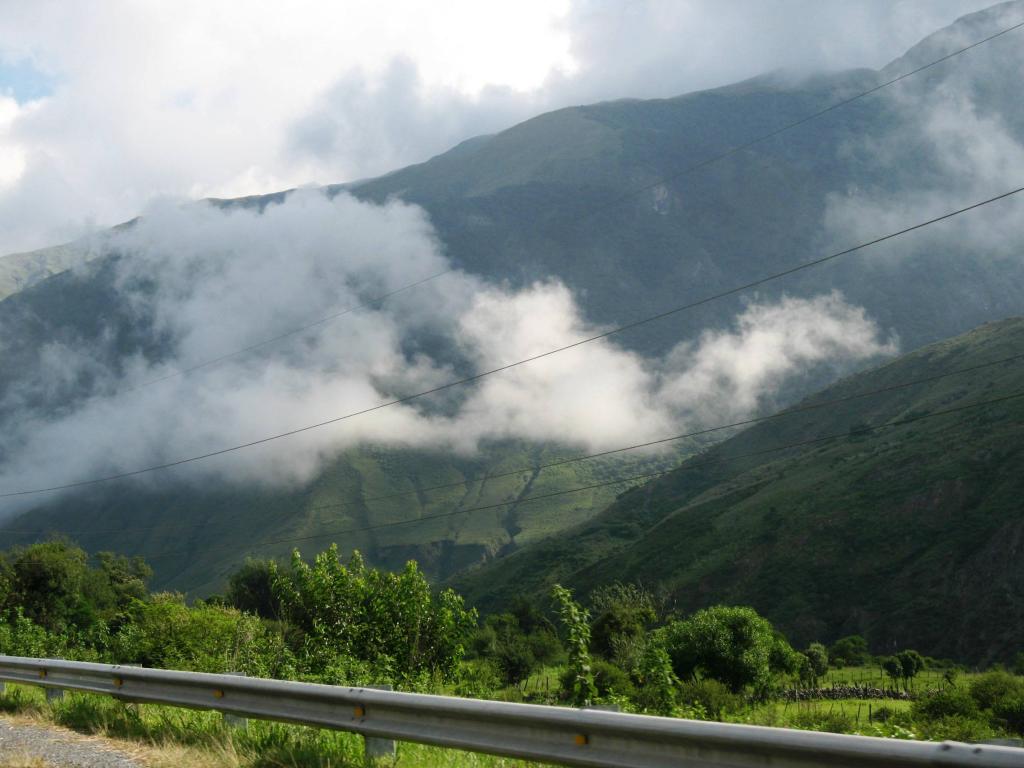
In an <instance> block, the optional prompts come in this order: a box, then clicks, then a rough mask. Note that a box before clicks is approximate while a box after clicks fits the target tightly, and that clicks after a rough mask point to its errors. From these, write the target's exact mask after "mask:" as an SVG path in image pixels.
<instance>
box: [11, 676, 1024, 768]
mask: <svg viewBox="0 0 1024 768" xmlns="http://www.w3.org/2000/svg"><path fill="white" fill-rule="evenodd" d="M0 680H2V681H5V682H12V683H25V684H29V685H38V686H43V687H45V688H50V689H66V690H74V691H86V692H89V693H99V694H107V695H110V696H114V697H116V698H118V699H121V700H123V701H129V702H146V703H155V704H168V705H172V706H179V707H189V708H193V709H213V710H218V711H220V712H224V713H227V714H231V715H236V716H242V717H252V718H258V719H262V720H276V721H280V722H287V723H296V724H299V725H309V726H315V727H320V728H332V729H335V730H341V731H351V732H354V733H358V734H362V735H363V736H365V737H368V738H370V739H374V738H377V739H379V738H385V739H397V740H400V741H414V742H420V743H423V744H433V745H436V746H441V747H451V748H455V749H463V750H468V751H471V752H483V753H488V754H494V755H504V756H507V757H515V758H522V759H526V760H536V761H539V762H547V763H556V764H561V765H577V766H608V767H609V768H611V767H612V766H614V767H615V768H655V767H657V768H662V767H665V768H667V766H695V767H696V766H700V767H701V768H704V767H708V768H710V767H712V766H714V767H716V768H720V767H723V766H729V767H730V768H743V767H745V766H758V768H765V766H786V767H787V768H788V767H789V766H793V767H795V768H804V767H808V768H809V767H810V766H823V765H824V766H851V767H854V766H873V767H877V766H893V767H902V766H936V765H941V766H993V767H997V766H998V767H1003V766H1016V767H1017V768H1024V749H1016V748H1013V747H1001V746H990V745H976V744H961V743H957V742H944V743H941V744H940V743H935V742H916V741H900V740H895V739H879V738H871V737H867V736H846V735H840V734H831V733H816V732H812V731H795V730H788V729H783V728H764V727H760V726H752V725H734V724H728V723H708V722H698V721H693V720H680V719H675V718H665V717H651V716H648V715H629V714H620V713H614V712H604V711H598V710H579V709H568V708H563V707H549V706H539V705H535V704H512V703H507V702H497V701H480V700H475V699H460V698H455V697H450V696H431V695H425V694H416V693H396V692H391V691H382V690H374V689H370V688H354V687H343V686H332V685H319V684H313V683H297V682H290V681H285V680H264V679H260V678H247V677H237V676H234V675H212V674H204V673H198V672H174V671H170V670H165V669H144V668H141V667H126V666H117V665H109V664H91V663H85V662H75V661H62V660H56V659H31V658H21V657H16V656H0Z"/></svg>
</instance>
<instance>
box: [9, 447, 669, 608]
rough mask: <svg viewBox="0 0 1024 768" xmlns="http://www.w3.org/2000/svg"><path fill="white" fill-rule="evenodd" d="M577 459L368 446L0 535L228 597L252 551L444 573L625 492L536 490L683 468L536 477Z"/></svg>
mask: <svg viewBox="0 0 1024 768" xmlns="http://www.w3.org/2000/svg"><path fill="white" fill-rule="evenodd" d="M571 455H574V454H572V453H571V452H569V451H567V450H566V449H559V448H556V447H544V446H535V445H523V444H502V445H494V446H491V447H490V448H488V449H487V450H485V451H483V452H481V454H480V455H479V456H476V457H473V458H465V459H460V458H459V457H453V456H451V455H448V454H441V453H432V452H429V451H413V450H400V449H390V448H388V449H385V448H363V449H357V450H350V451H347V452H346V453H344V454H343V455H342V456H340V457H339V458H337V459H336V460H334V461H332V462H330V463H329V464H328V465H327V466H326V468H325V469H324V470H323V471H322V472H321V473H320V475H319V476H318V477H317V478H316V480H315V481H313V482H312V483H310V484H309V485H308V486H306V487H303V488H300V489H290V490H287V491H275V490H269V489H253V488H240V487H238V486H224V487H218V488H209V487H201V488H196V487H191V486H189V485H187V484H183V485H181V486H178V487H175V488H173V489H172V490H159V491H157V490H151V491H145V490H139V489H134V490H132V492H130V493H123V492H119V491H117V490H114V491H106V490H102V491H101V490H97V491H95V492H93V493H86V494H80V495H78V496H76V497H74V498H73V500H69V501H64V502H61V503H56V504H51V505H47V506H41V507H39V508H37V509H34V510H32V511H31V512H29V513H26V514H24V515H21V516H20V517H18V518H16V519H14V520H12V521H9V522H7V523H6V524H5V525H3V526H0V541H2V542H3V546H10V545H11V544H18V543H28V542H31V541H35V540H38V539H40V538H43V537H46V536H48V535H51V534H62V535H67V536H70V537H71V538H73V539H75V540H76V541H77V542H78V543H80V544H81V545H82V546H83V547H85V548H86V549H87V550H90V551H99V550H113V551H118V552H128V553H132V554H139V555H142V556H143V557H145V558H146V559H147V560H149V561H150V562H151V563H152V565H153V566H154V569H155V571H156V578H155V580H154V583H155V586H156V587H157V588H159V589H177V590H181V591H185V592H191V593H194V594H208V593H210V592H213V591H217V590H219V589H220V588H221V587H222V586H223V580H224V578H225V577H226V575H227V574H229V573H231V572H232V571H233V570H235V569H236V568H237V566H238V565H239V564H240V563H241V562H242V561H243V560H244V558H245V557H246V556H249V555H252V556H258V557H282V558H287V557H288V556H289V554H290V553H291V551H292V549H293V548H296V547H298V548H299V549H301V550H302V551H303V552H305V553H307V554H312V553H313V552H314V551H320V550H322V549H325V548H326V547H327V546H328V545H329V544H330V543H332V542H337V543H338V545H339V547H340V548H341V549H342V550H343V551H349V550H352V549H359V550H360V551H362V552H363V553H364V554H365V555H367V557H368V559H370V560H371V561H372V562H374V563H376V564H378V565H381V566H385V567H391V568H395V569H399V568H401V567H402V566H403V565H404V564H405V562H406V561H407V560H409V559H410V558H415V559H416V560H418V561H419V563H420V566H421V568H422V569H423V570H424V572H425V573H426V574H427V575H428V576H430V577H432V578H435V579H439V578H444V577H446V576H448V575H450V574H452V573H454V572H456V571H458V570H460V569H463V568H466V567H469V566H472V565H476V564H479V563H481V562H483V561H486V560H489V559H492V558H494V557H495V556H498V555H500V554H503V553H505V552H508V551H512V550H514V549H516V548H517V547H520V546H523V545H525V544H527V543H529V542H531V541H535V540H537V539H540V538H543V537H545V536H547V535H552V534H556V533H558V532H559V531H561V530H563V529H565V528H567V527H571V526H573V525H575V524H578V523H580V522H582V521H583V520H585V519H587V518H588V517H589V516H590V515H591V514H593V512H594V511H595V510H598V509H602V508H603V507H605V506H607V505H608V504H609V503H610V502H611V501H612V500H613V499H614V497H615V494H616V493H617V492H619V491H621V490H623V488H624V487H627V485H628V484H618V485H610V486H604V487H599V488H594V489H591V490H588V491H585V492H582V493H572V494H566V495H561V496H555V497H552V498H547V499H545V500H544V502H543V503H535V502H525V501H523V499H524V498H525V497H527V496H533V495H544V494H551V493H554V492H558V491H560V490H562V489H565V488H576V487H581V486H588V485H596V484H601V483H605V482H607V481H609V480H614V479H615V478H618V477H622V476H630V475H636V474H642V473H647V472H655V471H658V470H660V469H663V468H667V467H670V466H672V465H673V464H674V463H675V462H677V461H678V458H676V455H669V456H661V457H634V458H611V457H609V458H604V459H595V460H588V461H585V462H580V463H577V464H569V465H565V466H562V467H555V468H551V469H546V470H544V471H543V472H535V471H530V470H529V468H530V467H532V466H536V465H537V464H544V463H550V462H552V461H557V460H559V459H560V458H565V457H568V456H571ZM520 468H523V469H524V471H522V472H515V473H514V474H512V475H509V476H505V477H497V478H493V477H492V476H494V475H505V474H507V473H510V472H513V471H514V470H517V469H520ZM463 483H464V484H463ZM448 485H451V486H453V487H446V488H443V489H439V490H426V489H429V488H433V487H434V486H448ZM478 507H486V508H485V509H479V510H478V509H477V508H478ZM460 510H472V511H467V512H464V513H463V512H460ZM394 523H400V524H399V525H393V524H394Z"/></svg>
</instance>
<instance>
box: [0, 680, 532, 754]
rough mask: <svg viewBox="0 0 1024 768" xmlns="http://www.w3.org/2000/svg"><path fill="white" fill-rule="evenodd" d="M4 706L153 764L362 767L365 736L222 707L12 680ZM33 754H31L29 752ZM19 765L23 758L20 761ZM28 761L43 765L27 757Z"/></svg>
mask: <svg viewBox="0 0 1024 768" xmlns="http://www.w3.org/2000/svg"><path fill="white" fill-rule="evenodd" d="M0 711H2V712H5V713H8V714H16V715H18V716H21V717H28V718H30V719H31V720H33V721H36V722H40V723H44V724H53V725H59V726H64V727H66V728H70V729H72V730H74V731H77V732H79V733H85V734H92V735H98V736H102V737H106V738H108V739H113V740H114V741H115V742H116V743H122V744H126V745H129V748H131V746H136V747H137V745H142V746H143V747H144V750H143V752H142V753H141V754H140V753H139V752H138V751H137V749H130V751H132V752H133V753H134V754H140V757H141V759H142V760H143V761H144V762H145V763H146V764H147V765H150V766H153V768H172V766H180V768H207V766H209V768H213V767H214V766H226V767H227V768H299V766H302V767H303V768H349V767H352V768H355V766H359V768H363V766H364V760H363V740H362V737H361V736H358V735H356V734H351V733H342V732H337V731H330V730H326V729H319V728H306V727H303V726H296V725H283V724H280V723H270V722H264V721H258V720H251V721H249V724H248V727H247V728H245V729H235V728H232V727H230V726H228V725H226V724H225V723H224V720H223V718H222V717H221V715H220V714H219V713H216V712H207V711H192V710H186V709H179V708H176V707H165V706H160V705H155V704H126V703H123V702H119V701H116V700H114V699H111V698H109V697H106V696H99V695H93V694H85V693H67V694H65V696H64V698H63V699H61V700H59V701H55V702H51V703H47V701H46V699H45V696H44V695H43V692H42V690H40V689H38V688H34V687H26V686H18V685H8V686H7V689H6V691H5V693H4V695H3V696H0ZM26 759H28V758H26ZM18 765H22V764H18ZM23 765H25V766H26V767H27V766H32V767H33V768H34V767H35V766H37V765H38V766H45V763H38V762H36V763H33V762H25V763H23ZM397 765H399V766H403V768H404V767H408V768H420V767H422V768H426V767H427V766H439V765H444V766H451V767H452V768H529V766H533V765H536V764H534V763H526V762H523V761H519V760H511V759H507V758H501V757H493V756H489V755H480V754H475V753H469V752H461V751H456V750H449V749H442V748H438V747H430V746H425V745H421V744H411V743H405V742H399V743H398V748H397Z"/></svg>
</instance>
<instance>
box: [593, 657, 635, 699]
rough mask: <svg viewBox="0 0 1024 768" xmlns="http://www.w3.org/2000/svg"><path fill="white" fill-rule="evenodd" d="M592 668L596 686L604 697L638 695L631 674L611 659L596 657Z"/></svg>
mask: <svg viewBox="0 0 1024 768" xmlns="http://www.w3.org/2000/svg"><path fill="white" fill-rule="evenodd" d="M591 669H592V671H593V673H594V687H595V688H596V689H597V695H598V696H600V697H601V698H602V699H606V698H608V697H609V696H616V695H617V696H626V697H628V698H631V699H632V698H635V697H636V687H635V686H634V685H633V681H632V680H630V678H629V674H628V673H627V672H625V671H623V670H621V669H619V668H618V667H616V666H615V665H614V664H612V663H611V662H610V661H606V660H604V659H594V660H593V661H592V662H591Z"/></svg>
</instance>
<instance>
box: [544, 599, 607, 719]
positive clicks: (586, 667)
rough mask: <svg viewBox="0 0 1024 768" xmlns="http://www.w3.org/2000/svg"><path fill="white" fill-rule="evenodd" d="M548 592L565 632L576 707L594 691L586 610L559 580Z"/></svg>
mask: <svg viewBox="0 0 1024 768" xmlns="http://www.w3.org/2000/svg"><path fill="white" fill-rule="evenodd" d="M551 596H552V598H554V601H555V605H556V606H557V608H558V615H559V617H560V618H561V620H562V624H563V625H565V629H566V634H567V635H568V643H567V644H568V649H569V676H570V679H571V688H570V694H571V697H572V703H573V704H574V705H575V706H577V707H585V706H588V705H590V704H591V702H593V700H594V697H595V696H596V695H597V689H596V688H595V687H594V675H593V670H592V669H591V665H590V613H589V612H588V611H587V610H585V609H584V608H582V607H580V604H579V603H577V602H576V601H575V600H573V599H572V592H570V591H569V590H568V589H566V588H565V587H563V586H562V585H560V584H555V586H554V587H553V588H552V590H551Z"/></svg>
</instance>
